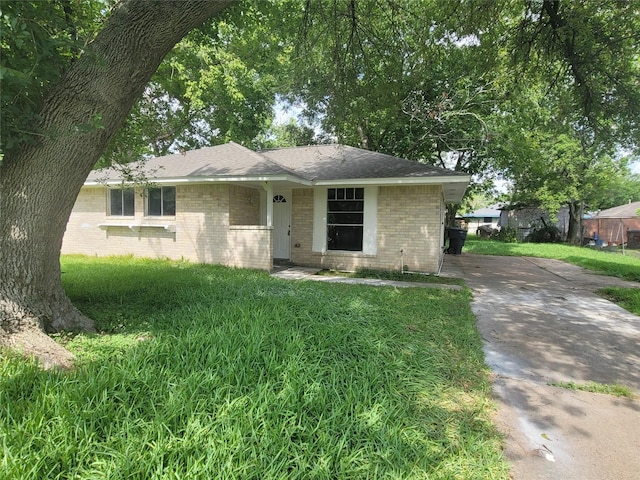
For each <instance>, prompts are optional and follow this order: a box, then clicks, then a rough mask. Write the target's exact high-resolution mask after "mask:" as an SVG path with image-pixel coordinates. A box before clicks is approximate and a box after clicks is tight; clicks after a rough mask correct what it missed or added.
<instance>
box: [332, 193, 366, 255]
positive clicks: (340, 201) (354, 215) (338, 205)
mask: <svg viewBox="0 0 640 480" xmlns="http://www.w3.org/2000/svg"><path fill="white" fill-rule="evenodd" d="M363 223H364V188H335V189H328V194H327V248H328V249H329V250H347V251H353V252H360V251H362V232H363Z"/></svg>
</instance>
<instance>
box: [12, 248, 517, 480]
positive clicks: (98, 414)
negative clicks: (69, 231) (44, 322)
mask: <svg viewBox="0 0 640 480" xmlns="http://www.w3.org/2000/svg"><path fill="white" fill-rule="evenodd" d="M63 269H64V271H65V273H64V275H63V278H64V284H65V287H66V289H67V291H68V293H69V295H70V296H71V298H72V299H73V300H74V301H75V302H76V304H77V305H78V306H79V307H80V308H81V310H83V311H84V312H85V313H86V314H88V315H90V316H92V317H93V318H94V319H96V321H97V323H98V326H99V328H100V329H101V331H102V333H100V334H98V335H93V336H89V335H79V336H75V337H71V336H68V337H65V336H60V337H59V340H60V341H61V342H63V343H65V344H66V345H67V347H68V348H69V349H71V350H72V351H74V352H75V353H76V355H77V356H78V359H79V361H78V367H77V369H76V370H75V371H72V372H66V373H65V372H45V371H42V370H40V369H39V368H38V367H37V366H36V365H35V364H33V363H31V362H29V361H25V360H23V359H20V358H16V357H14V356H12V355H9V354H7V353H6V352H5V353H4V355H3V358H2V360H1V361H0V372H1V373H2V376H1V377H0V382H1V383H0V442H1V443H2V457H0V458H1V459H2V460H1V461H0V478H12V479H14V478H15V479H22V478H24V479H40V478H41V479H45V478H46V479H56V478H59V479H70V478H108V479H125V478H126V479H131V478H133V479H178V478H189V479H192V478H207V479H208V478H225V479H231V478H238V479H240V478H242V479H252V478H255V479H258V478H259V479H273V478H278V479H280V478H287V479H289V478H293V479H295V478H327V479H328V478H331V479H333V478H350V479H351V478H434V479H435V478H442V479H445V478H446V479H449V478H464V479H473V478H477V479H486V478H505V479H506V478H508V473H507V469H508V467H507V465H506V463H505V461H504V460H503V458H502V455H501V453H500V438H499V435H498V434H497V432H496V430H495V428H494V426H493V425H492V423H491V413H492V404H491V401H490V385H489V377H488V373H489V372H488V369H487V367H486V366H485V365H484V363H483V355H482V350H481V341H480V338H479V336H478V333H477V331H476V329H475V326H474V317H473V315H472V313H471V311H470V309H469V293H468V292H467V291H461V292H455V291H449V290H438V289H422V288H419V289H418V288H417V289H393V288H373V287H366V286H358V285H343V284H324V283H318V282H286V281H284V280H278V279H274V278H271V277H269V276H268V275H266V274H264V273H260V272H255V271H248V270H233V269H227V268H222V267H215V266H202V265H190V264H186V263H179V262H168V261H166V262H163V261H145V260H134V259H132V258H117V259H89V258H83V257H75V256H74V257H66V258H64V261H63Z"/></svg>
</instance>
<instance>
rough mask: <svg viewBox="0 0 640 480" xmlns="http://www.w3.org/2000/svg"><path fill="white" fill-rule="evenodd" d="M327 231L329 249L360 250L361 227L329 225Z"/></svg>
mask: <svg viewBox="0 0 640 480" xmlns="http://www.w3.org/2000/svg"><path fill="white" fill-rule="evenodd" d="M327 231H328V237H329V238H328V242H327V247H328V248H329V250H347V251H352V252H359V251H362V227H347V226H337V225H330V226H329V227H328V228H327Z"/></svg>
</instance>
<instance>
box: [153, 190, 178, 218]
mask: <svg viewBox="0 0 640 480" xmlns="http://www.w3.org/2000/svg"><path fill="white" fill-rule="evenodd" d="M175 214H176V187H157V188H149V189H148V190H147V215H149V216H154V217H155V216H173V215H175Z"/></svg>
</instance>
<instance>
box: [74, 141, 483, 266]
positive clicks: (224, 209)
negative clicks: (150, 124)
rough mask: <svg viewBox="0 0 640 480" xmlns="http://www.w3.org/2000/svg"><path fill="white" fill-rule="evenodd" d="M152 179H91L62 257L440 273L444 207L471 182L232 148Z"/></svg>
mask: <svg viewBox="0 0 640 480" xmlns="http://www.w3.org/2000/svg"><path fill="white" fill-rule="evenodd" d="M143 168H144V171H145V172H146V176H147V179H148V181H149V182H150V183H149V185H148V186H147V187H142V186H131V185H127V184H126V183H123V178H122V175H121V174H120V173H119V172H118V171H117V170H115V169H105V170H100V171H95V172H92V173H91V175H90V176H89V177H88V179H87V181H86V182H85V185H84V187H83V188H82V190H81V192H80V195H79V196H78V199H77V201H76V204H75V206H74V209H73V212H72V214H71V217H70V219H69V223H68V225H67V230H66V234H65V237H64V243H63V247H62V252H63V253H82V254H88V255H122V254H133V255H135V256H141V257H167V258H172V259H181V258H184V259H188V260H191V261H195V262H201V263H217V264H223V265H228V266H235V267H249V268H258V269H263V270H270V269H271V268H272V266H273V263H274V259H281V260H286V261H289V262H292V263H295V264H298V265H308V266H316V267H321V268H332V269H342V270H354V269H356V268H359V267H362V268H377V269H400V268H401V265H402V264H403V263H404V265H407V266H408V267H409V268H410V269H411V270H417V271H424V272H436V271H438V269H439V265H440V262H441V259H442V255H443V252H444V219H445V210H446V207H445V205H446V204H447V203H450V202H452V203H459V202H460V201H461V199H462V196H463V195H464V192H465V190H466V188H467V185H468V183H469V180H470V178H469V176H468V175H465V174H461V173H458V172H453V171H449V170H445V169H441V168H438V167H434V166H431V165H425V164H422V163H419V162H415V161H410V160H406V159H401V158H396V157H392V156H389V155H384V154H380V153H376V152H371V151H367V150H361V149H358V148H353V147H348V146H343V145H317V146H308V147H294V148H284V149H275V150H265V151H261V152H254V151H252V150H250V149H248V148H245V147H242V146H240V145H238V144H236V143H233V142H231V143H228V144H225V145H219V146H215V147H209V148H202V149H198V150H193V151H188V152H185V153H184V154H176V155H168V156H164V157H159V158H154V159H151V160H149V161H148V162H146V163H145V164H144V167H143Z"/></svg>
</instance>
